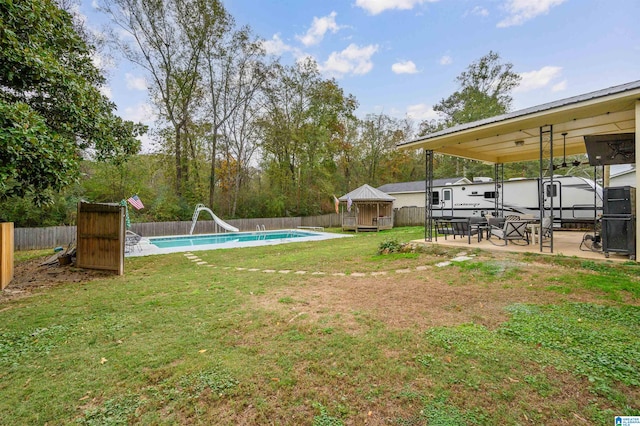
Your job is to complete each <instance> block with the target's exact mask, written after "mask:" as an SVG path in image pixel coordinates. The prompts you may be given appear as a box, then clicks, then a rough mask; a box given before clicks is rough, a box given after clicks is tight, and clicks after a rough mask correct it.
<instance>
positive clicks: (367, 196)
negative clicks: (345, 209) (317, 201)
mask: <svg viewBox="0 0 640 426" xmlns="http://www.w3.org/2000/svg"><path fill="white" fill-rule="evenodd" d="M348 198H351V201H389V202H392V201H393V200H395V197H392V196H391V195H388V194H385V193H384V192H382V191H380V190H378V189H375V188H373V187H371V186H369V185H367V184H366V183H365V184H364V185H362V186H361V187H360V188H356V189H354V190H353V191H351V192H349V193H348V194H345V195H343V196H342V197H340V201H347V199H348Z"/></svg>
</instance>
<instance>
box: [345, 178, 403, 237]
mask: <svg viewBox="0 0 640 426" xmlns="http://www.w3.org/2000/svg"><path fill="white" fill-rule="evenodd" d="M339 200H340V202H341V203H344V206H343V211H342V230H344V231H356V232H358V231H379V230H381V229H391V228H393V201H394V200H395V198H394V197H392V196H390V195H388V194H385V193H384V192H382V191H380V190H378V189H376V188H373V187H371V186H369V185H367V184H364V185H362V186H361V187H360V188H357V189H354V190H353V191H351V192H349V193H348V194H345V195H343V196H342V197H340V198H339Z"/></svg>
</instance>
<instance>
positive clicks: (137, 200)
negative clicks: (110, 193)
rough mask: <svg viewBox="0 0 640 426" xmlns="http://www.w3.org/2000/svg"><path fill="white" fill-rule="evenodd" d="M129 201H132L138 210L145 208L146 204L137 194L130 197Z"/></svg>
mask: <svg viewBox="0 0 640 426" xmlns="http://www.w3.org/2000/svg"><path fill="white" fill-rule="evenodd" d="M127 201H128V202H129V203H131V205H132V206H133V207H135V208H136V210H140V209H144V204H142V201H140V198H138V196H137V195H134V196H133V197H131V198H128V199H127Z"/></svg>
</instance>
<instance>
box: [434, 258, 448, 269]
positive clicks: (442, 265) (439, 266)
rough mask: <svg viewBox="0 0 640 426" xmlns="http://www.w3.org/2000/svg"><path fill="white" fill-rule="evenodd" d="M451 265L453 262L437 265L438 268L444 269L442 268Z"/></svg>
mask: <svg viewBox="0 0 640 426" xmlns="http://www.w3.org/2000/svg"><path fill="white" fill-rule="evenodd" d="M449 265H451V262H449V261H448V260H447V261H446V262H440V263H436V266H437V267H438V268H442V267H445V266H449Z"/></svg>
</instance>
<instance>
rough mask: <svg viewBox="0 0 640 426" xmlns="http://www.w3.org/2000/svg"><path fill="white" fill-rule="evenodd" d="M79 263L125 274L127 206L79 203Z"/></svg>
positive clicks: (79, 265)
mask: <svg viewBox="0 0 640 426" xmlns="http://www.w3.org/2000/svg"><path fill="white" fill-rule="evenodd" d="M77 232H78V237H77V247H76V265H77V266H78V267H79V268H87V269H104V270H108V271H114V272H115V273H116V274H118V275H123V274H124V239H125V208H124V207H123V206H120V205H119V204H93V203H85V202H80V203H78V231H77Z"/></svg>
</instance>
